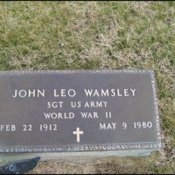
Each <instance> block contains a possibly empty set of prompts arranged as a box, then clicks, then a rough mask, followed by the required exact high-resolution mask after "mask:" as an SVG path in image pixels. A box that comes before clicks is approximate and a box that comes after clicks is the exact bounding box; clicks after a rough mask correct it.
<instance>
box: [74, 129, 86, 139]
mask: <svg viewBox="0 0 175 175" xmlns="http://www.w3.org/2000/svg"><path fill="white" fill-rule="evenodd" d="M73 134H75V135H77V142H80V135H81V134H84V132H83V131H81V130H80V128H76V131H73Z"/></svg>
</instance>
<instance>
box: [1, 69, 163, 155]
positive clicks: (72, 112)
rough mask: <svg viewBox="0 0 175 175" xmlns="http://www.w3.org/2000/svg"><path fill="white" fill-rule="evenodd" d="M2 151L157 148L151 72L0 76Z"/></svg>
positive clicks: (54, 72) (77, 72)
mask: <svg viewBox="0 0 175 175" xmlns="http://www.w3.org/2000/svg"><path fill="white" fill-rule="evenodd" d="M0 111H1V113H0V138H1V139H0V152H50V151H51V152H52V151H56V152H72V151H99V150H114V151H117V150H130V149H132V150H136V149H160V148H161V137H160V128H159V115H158V107H157V100H156V90H155V80H154V72H153V71H148V70H140V71H133V70H132V71H129V70H128V71H127V70H122V71H112V70H108V71H9V72H6V71H4V72H0Z"/></svg>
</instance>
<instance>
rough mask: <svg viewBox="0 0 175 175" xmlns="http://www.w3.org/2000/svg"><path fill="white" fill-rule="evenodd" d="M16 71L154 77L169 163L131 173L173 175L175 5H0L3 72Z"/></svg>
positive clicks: (161, 159)
mask: <svg viewBox="0 0 175 175" xmlns="http://www.w3.org/2000/svg"><path fill="white" fill-rule="evenodd" d="M13 69H16V70H23V69H28V70H29V69H30V70H37V69H42V70H44V69H60V70H62V69H152V70H154V71H155V73H156V82H157V91H158V103H159V110H160V118H161V128H162V135H163V137H164V143H165V148H164V151H165V155H164V156H163V155H159V156H157V154H156V156H150V157H148V158H145V159H144V160H147V161H148V163H147V164H145V163H144V162H143V161H140V159H139V158H135V159H132V163H133V167H135V168H134V170H133V171H132V172H136V173H137V172H143V170H145V171H146V172H153V173H173V172H175V163H174V156H175V130H174V126H175V2H126V1H125V2H112V1H110V2H0V70H13ZM138 160H139V161H140V163H139V164H140V168H139V164H136V162H137V161H138ZM128 161H130V159H128ZM117 162H118V160H117V159H114V160H113V159H112V160H111V161H108V162H106V163H105V162H103V163H101V164H97V166H96V168H97V170H98V172H99V173H103V172H108V170H109V169H110V170H111V171H112V172H114V173H115V172H117V171H118V170H117V169H116V166H117V165H116V164H117ZM142 162H143V163H142ZM149 162H150V163H149ZM136 165H137V166H136ZM143 165H144V168H141V167H142V166H143ZM146 166H147V167H146ZM99 167H100V168H99ZM112 167H114V168H112Z"/></svg>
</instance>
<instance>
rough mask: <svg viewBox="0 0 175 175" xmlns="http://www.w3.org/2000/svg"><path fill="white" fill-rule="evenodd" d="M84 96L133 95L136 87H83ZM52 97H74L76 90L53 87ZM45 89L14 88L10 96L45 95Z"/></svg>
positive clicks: (31, 96)
mask: <svg viewBox="0 0 175 175" xmlns="http://www.w3.org/2000/svg"><path fill="white" fill-rule="evenodd" d="M83 91H84V94H85V96H86V97H115V96H118V97H120V96H124V97H127V96H135V95H136V89H132V88H123V89H114V88H113V89H83ZM52 93H53V96H54V97H75V96H76V95H77V92H76V90H75V89H53V91H52ZM46 94H47V92H46V90H45V89H28V90H26V89H19V90H17V89H15V90H14V92H13V93H12V97H13V98H16V97H20V98H24V97H29V98H33V97H35V98H36V97H46Z"/></svg>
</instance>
